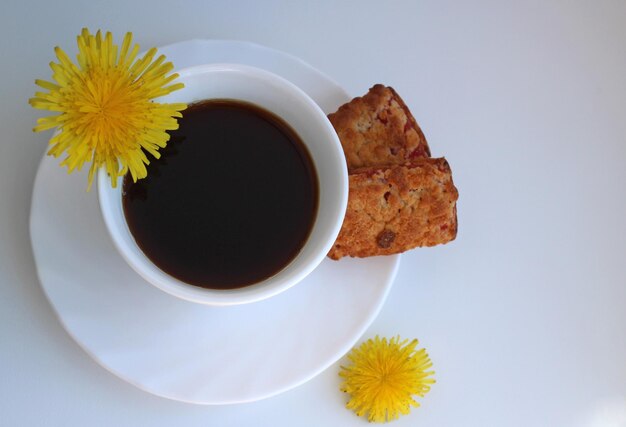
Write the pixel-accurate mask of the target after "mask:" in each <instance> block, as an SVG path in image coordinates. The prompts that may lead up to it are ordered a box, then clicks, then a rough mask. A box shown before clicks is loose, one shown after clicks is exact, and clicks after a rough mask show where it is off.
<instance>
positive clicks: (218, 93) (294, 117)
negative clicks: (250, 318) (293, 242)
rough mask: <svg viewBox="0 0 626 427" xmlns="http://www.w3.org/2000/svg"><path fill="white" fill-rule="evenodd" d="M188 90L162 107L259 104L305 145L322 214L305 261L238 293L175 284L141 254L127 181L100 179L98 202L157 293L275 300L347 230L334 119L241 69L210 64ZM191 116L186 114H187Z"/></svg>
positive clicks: (221, 300)
mask: <svg viewBox="0 0 626 427" xmlns="http://www.w3.org/2000/svg"><path fill="white" fill-rule="evenodd" d="M178 73H179V75H180V79H179V81H182V82H183V83H184V84H185V88H184V89H181V90H179V91H176V92H173V93H171V94H169V95H167V96H166V97H163V98H160V99H159V102H186V103H188V104H190V103H193V102H197V101H202V100H209V99H232V100H241V101H246V102H250V103H253V104H256V105H258V106H260V107H262V108H264V109H266V110H269V111H270V112H272V113H274V114H276V115H277V116H279V117H280V118H282V119H283V120H284V121H285V122H287V123H288V124H289V125H290V126H291V128H292V129H294V130H295V132H296V133H297V134H298V135H299V136H300V138H301V140H302V142H303V143H304V144H305V145H306V147H307V149H308V151H309V153H310V155H311V158H312V160H313V164H314V165H315V169H316V171H317V176H318V181H319V182H318V184H319V204H318V212H317V216H316V219H315V222H314V224H313V227H312V230H311V233H310V235H309V238H308V240H307V241H306V243H305V244H304V246H303V247H302V249H301V250H300V252H299V254H298V255H297V256H296V257H295V258H294V259H293V260H292V261H291V262H290V263H289V264H288V265H287V266H285V267H284V268H283V269H282V270H280V271H279V272H278V273H276V274H274V275H273V276H271V277H269V278H267V279H265V280H263V281H261V282H258V283H255V284H252V285H249V286H246V287H243V288H238V289H227V290H220V289H208V288H202V287H198V286H194V285H190V284H188V283H185V282H182V281H181V280H179V279H177V278H175V277H172V276H171V275H169V274H167V273H165V272H164V271H162V270H161V269H159V267H157V266H156V265H155V264H154V263H153V262H152V261H151V260H150V259H149V258H148V257H147V256H146V255H145V254H144V253H143V252H142V250H141V249H140V248H139V246H138V245H137V243H136V242H135V239H134V237H133V235H132V234H131V232H130V230H129V228H128V225H127V223H126V219H125V216H124V212H123V208H122V191H121V187H122V179H121V178H119V179H118V185H117V187H116V188H112V187H111V182H110V178H109V176H108V175H107V173H106V171H105V170H104V169H100V171H99V172H98V196H99V200H100V208H101V211H102V214H103V216H104V221H105V223H106V226H107V229H108V231H109V234H110V235H111V238H112V239H113V242H114V244H115V246H116V247H117V249H118V251H119V252H120V254H121V255H122V257H124V259H125V260H126V261H127V262H128V264H129V265H130V266H131V267H132V268H133V269H134V270H135V271H136V272H137V273H139V274H140V275H141V276H142V277H143V278H144V279H145V280H147V281H148V282H149V283H151V284H153V285H154V286H156V287H157V288H159V289H161V290H163V291H165V292H168V293H170V294H172V295H174V296H177V297H179V298H183V299H185V300H189V301H193V302H197V303H202V304H209V305H232V304H243V303H249V302H254V301H259V300H262V299H265V298H269V297H271V296H273V295H276V294H278V293H280V292H282V291H285V290H287V289H289V288H290V287H292V286H294V285H295V284H297V283H298V282H300V281H301V280H302V279H304V278H305V277H306V276H307V275H309V274H310V273H311V272H312V271H313V270H314V269H315V268H316V267H317V266H318V265H319V264H320V263H321V262H322V260H323V259H324V258H325V257H326V254H327V253H328V251H329V250H330V248H331V246H332V245H333V243H334V241H335V239H336V237H337V235H338V234H339V230H340V229H341V224H342V222H343V218H344V214H345V210H346V205H347V200H348V172H347V169H346V161H345V157H344V154H343V151H342V148H341V144H340V142H339V139H338V137H337V134H336V133H335V131H334V129H333V127H332V125H331V124H330V122H329V121H328V118H327V117H326V115H325V114H324V112H323V111H322V110H321V109H320V108H319V106H318V105H317V104H316V103H315V102H314V101H313V100H312V99H311V98H310V97H309V96H308V95H306V94H305V93H304V92H303V91H302V90H300V89H299V88H298V87H296V86H295V85H293V84H292V83H290V82H289V81H287V80H285V79H283V78H281V77H279V76H277V75H275V74H272V73H270V72H267V71H264V70H261V69H257V68H253V67H249V66H244V65H238V64H208V65H201V66H197V67H192V68H186V69H184V70H181V71H179V72H178ZM183 114H184V112H183Z"/></svg>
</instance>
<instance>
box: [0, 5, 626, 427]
mask: <svg viewBox="0 0 626 427" xmlns="http://www.w3.org/2000/svg"><path fill="white" fill-rule="evenodd" d="M125 3H126V2H113V1H110V2H101V1H90V2H78V1H66V2H63V3H62V4H59V3H56V2H30V3H29V2H19V4H18V2H14V1H11V2H7V3H6V4H4V7H3V11H2V14H0V57H1V58H2V67H0V81H1V82H2V83H1V84H2V97H1V98H0V126H1V129H2V131H3V138H2V143H1V144H0V197H1V199H0V378H1V380H0V425H7V426H22V425H25V426H30V425H53V426H56V425H58V426H67V425H78V426H82V425H90V426H98V425H102V426H111V425H116V426H142V425H149V426H171V425H190V426H207V425H272V426H276V425H285V426H292V425H311V426H318V425H342V426H348V425H355V426H357V425H365V421H363V420H362V419H359V418H357V417H355V416H354V415H353V414H352V413H351V412H349V411H348V410H345V409H344V408H343V405H344V403H345V397H344V396H343V395H342V394H341V393H340V392H338V391H337V387H338V384H339V379H338V377H337V371H338V366H339V363H337V364H336V365H335V366H332V367H331V368H330V369H328V370H327V371H326V372H324V373H323V374H321V375H320V376H319V377H317V378H315V379H314V380H312V381H311V382H309V383H307V384H305V385H303V386H301V387H299V388H297V389H295V390H292V391H290V392H288V393H286V394H283V395H280V396H277V397H275V398H272V399H270V400H266V401H261V402H256V403H251V404H244V405H237V406H227V407H202V406H194V405H189V404H183V403H178V402H173V401H168V400H165V399H162V398H159V397H155V396H152V395H149V394H147V393H144V392H142V391H140V390H138V389H136V388H134V387H133V386H131V385H129V384H127V383H125V382H123V381H121V380H119V379H117V378H116V377H114V376H113V375H111V374H109V373H108V372H106V371H105V370H104V369H102V368H100V367H99V366H98V365H96V363H95V362H93V361H92V360H91V359H90V358H89V357H88V356H87V355H86V354H85V353H83V352H82V350H80V349H79V347H78V346H77V345H75V344H74V342H73V341H72V340H71V339H70V338H69V337H68V336H67V334H66V333H65V332H64V330H63V329H62V327H61V326H60V324H59V323H58V321H57V320H56V318H55V316H54V314H53V312H52V309H51V308H50V307H49V305H48V303H47V301H46V300H45V297H44V294H43V292H42V290H41V288H40V286H39V284H38V282H37V278H36V274H35V269H34V264H33V259H32V254H31V249H30V243H29V236H28V213H29V206H30V195H31V189H32V184H33V179H34V175H35V171H36V168H37V165H38V163H39V160H40V157H41V155H42V153H43V152H44V150H45V145H46V142H47V139H48V137H49V135H48V134H33V133H31V130H30V129H31V128H32V126H33V124H34V121H35V119H36V117H38V116H40V114H39V113H38V112H36V111H31V109H30V107H29V106H28V104H27V100H28V98H29V97H30V96H32V94H33V93H34V91H35V85H34V83H33V80H34V79H35V78H45V79H48V78H49V76H50V71H49V69H48V67H47V63H48V62H49V61H51V60H52V59H53V58H54V57H53V50H52V48H53V47H54V46H55V45H60V46H62V47H64V48H65V49H67V50H68V51H71V52H72V53H73V52H74V46H75V36H76V35H77V34H78V32H79V31H80V29H81V27H82V26H88V27H90V28H91V29H97V28H103V29H109V30H112V31H113V32H114V33H115V35H116V37H117V36H120V35H121V34H122V33H123V32H125V31H127V30H131V31H133V32H134V33H135V36H136V40H137V41H138V42H139V43H140V44H141V45H142V47H144V48H147V47H150V46H159V45H163V44H168V43H172V42H175V41H181V40H186V39H190V38H219V39H240V40H249V41H253V42H256V43H260V44H264V45H267V46H270V47H273V48H276V49H280V50H284V51H286V52H289V53H291V54H294V55H296V56H298V57H300V58H302V59H304V60H305V61H307V62H309V63H310V64H312V65H313V66H314V67H316V68H318V69H320V70H322V71H323V72H325V73H327V74H328V75H329V76H331V77H332V78H334V79H335V80H336V81H337V82H338V83H339V84H340V85H342V86H343V87H344V88H345V89H346V90H347V91H348V92H349V93H351V94H352V95H355V96H356V95H360V94H362V93H364V92H365V91H366V90H367V88H368V87H369V86H371V85H372V84H374V83H378V82H381V83H386V84H389V85H392V86H394V87H395V88H396V90H397V91H398V92H399V93H400V94H401V95H402V96H403V97H404V99H405V101H406V102H407V104H408V105H409V106H410V107H411V109H412V111H413V113H414V115H415V117H416V118H417V120H418V122H419V123H420V124H421V126H422V128H423V130H424V132H425V134H426V136H427V138H428V140H429V143H430V145H431V149H432V152H433V155H434V156H442V155H445V156H446V157H447V159H448V160H449V162H450V164H451V166H452V169H453V173H454V179H455V183H456V184H457V187H458V188H459V191H460V197H461V198H460V200H459V221H460V228H459V236H458V238H457V240H456V241H455V242H454V243H452V244H450V245H447V246H444V247H439V248H434V249H425V250H417V251H413V252H411V253H409V254H407V255H406V256H404V257H403V260H402V263H401V266H400V272H399V275H398V278H397V281H396V283H395V285H394V287H393V288H392V290H391V294H390V296H389V299H388V301H387V303H386V305H385V307H384V308H383V310H382V312H381V314H380V316H379V317H378V319H377V320H376V321H375V322H374V324H373V325H372V327H371V328H370V329H369V330H368V331H367V332H366V334H365V336H364V337H365V338H368V337H371V336H373V335H375V334H382V335H385V336H393V335H395V334H400V335H402V336H403V337H407V338H412V337H416V338H418V339H420V341H421V344H422V345H424V346H425V347H426V348H427V349H428V352H429V353H430V355H431V358H432V360H433V362H434V365H435V370H436V372H437V374H436V379H437V381H438V382H437V384H436V385H435V386H434V387H433V389H432V391H431V392H430V393H429V394H428V395H427V396H426V397H425V398H424V399H421V402H422V407H421V408H418V409H417V410H414V411H413V412H412V414H411V415H409V416H406V417H403V418H402V419H400V420H399V421H396V422H394V424H393V425H396V426H408V425H420V426H593V427H595V426H613V425H617V426H623V425H626V335H625V334H624V330H625V329H626V309H625V307H624V306H625V304H626V274H625V273H626V265H625V264H626V263H625V261H626V260H625V254H626V229H625V227H624V225H623V221H624V218H625V217H626V188H625V187H626V170H625V166H626V120H625V114H624V113H625V112H626V48H625V42H626V26H625V25H624V22H626V3H624V2H623V1H598V2H582V1H581V2H574V1H550V2H545V1H529V2H507V3H508V4H505V2H497V1H493V2H488V1H482V2H472V3H470V2H463V3H462V4H461V2H442V1H432V2H404V3H403V2H392V3H390V4H383V2H354V3H340V4H335V3H334V2H327V3H319V2H307V3H306V4H296V2H280V1H273V2H267V3H264V4H260V2H259V4H257V3H253V2H249V3H241V2H229V3H228V4H217V3H212V2H207V1H194V2H176V1H169V2H164V1H163V2H160V1H145V2H133V4H130V5H126V4H125ZM346 280H349V278H346ZM241 350H242V351H246V349H245V348H242V349H241Z"/></svg>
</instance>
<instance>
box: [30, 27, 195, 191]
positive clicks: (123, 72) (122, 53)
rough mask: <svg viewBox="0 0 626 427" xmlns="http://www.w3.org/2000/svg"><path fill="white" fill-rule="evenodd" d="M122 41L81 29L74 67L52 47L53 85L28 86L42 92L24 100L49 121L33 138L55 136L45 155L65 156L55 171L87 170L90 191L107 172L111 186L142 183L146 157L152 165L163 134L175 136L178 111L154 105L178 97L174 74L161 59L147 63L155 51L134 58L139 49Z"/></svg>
mask: <svg viewBox="0 0 626 427" xmlns="http://www.w3.org/2000/svg"><path fill="white" fill-rule="evenodd" d="M132 37H133V36H132V33H127V34H126V36H125V37H124V41H123V42H122V46H121V48H120V47H118V46H117V45H115V44H113V36H112V35H111V33H109V32H107V33H106V35H105V36H104V37H102V34H101V32H100V31H98V32H97V33H96V35H92V34H90V33H89V30H87V29H86V28H84V29H83V30H82V32H81V34H80V35H79V36H78V37H77V39H78V55H77V57H76V58H77V64H74V63H73V62H72V61H71V60H70V59H69V57H68V56H67V55H66V54H65V52H63V50H61V48H59V47H56V48H55V53H56V57H57V59H58V60H59V62H58V63H55V62H51V63H50V68H52V79H53V80H54V83H52V82H48V81H43V80H35V83H36V84H37V85H38V86H40V87H42V88H43V89H46V90H47V92H36V93H35V97H34V98H31V99H30V100H29V103H30V104H31V105H32V106H33V107H34V108H38V109H42V110H49V111H53V112H55V113H58V114H56V115H52V116H48V117H43V118H40V119H38V120H37V126H36V127H35V128H34V129H33V130H34V131H35V132H41V131H44V130H47V129H52V128H58V129H59V130H60V132H59V133H57V134H56V135H55V136H54V137H53V138H52V139H51V140H50V150H49V151H48V155H53V156H55V157H58V156H60V155H61V154H63V153H65V154H66V157H65V159H64V160H63V161H62V162H61V166H67V169H68V173H69V172H72V171H74V170H75V169H80V168H81V167H82V166H83V164H84V163H85V162H91V167H90V169H89V178H88V179H89V186H91V182H92V180H93V175H94V172H95V171H96V169H97V168H99V167H100V166H104V167H106V170H107V172H108V173H109V175H110V177H111V185H112V186H113V187H115V186H116V183H117V178H118V176H121V175H124V174H126V172H128V171H130V173H131V175H132V177H133V180H135V181H136V180H137V179H140V178H144V177H145V176H146V174H147V171H146V166H145V165H147V164H149V163H150V162H149V160H148V157H147V156H146V153H149V154H151V155H152V156H154V157H155V158H159V151H158V150H159V148H163V147H165V146H166V144H167V141H168V140H169V138H170V137H169V134H168V133H167V131H168V130H174V129H177V128H178V121H177V119H176V118H177V117H182V115H181V113H180V111H182V110H184V109H185V108H186V105H185V104H159V103H157V102H153V101H152V100H153V99H154V98H158V97H160V96H163V95H167V94H168V93H170V92H172V91H175V90H177V89H181V88H182V87H183V84H182V83H175V84H170V83H171V82H172V81H173V80H174V79H176V78H177V77H178V74H170V75H167V74H168V73H169V72H170V71H172V70H173V68H174V66H173V65H172V63H171V62H165V56H164V55H160V56H159V57H158V58H156V59H154V57H155V55H156V52H157V51H156V49H155V48H153V49H150V50H149V51H148V52H147V53H146V54H145V55H144V56H143V58H141V59H136V58H137V53H138V52H139V45H137V44H135V45H132Z"/></svg>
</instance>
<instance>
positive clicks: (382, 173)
mask: <svg viewBox="0 0 626 427" xmlns="http://www.w3.org/2000/svg"><path fill="white" fill-rule="evenodd" d="M349 179H350V194H349V198H348V209H347V211H346V216H345V218H344V222H343V226H342V228H341V231H340V233H339V236H338V237H337V240H336V242H335V244H334V246H333V248H332V249H331V251H330V252H329V254H328V256H329V257H330V258H332V259H335V260H337V259H340V258H342V257H344V256H352V257H369V256H375V255H391V254H396V253H401V252H404V251H407V250H409V249H413V248H416V247H420V246H434V245H438V244H442V243H447V242H450V241H451V240H454V239H455V237H456V233H457V217H456V200H457V199H458V191H457V189H456V188H455V187H454V183H453V182H452V172H451V170H450V166H449V165H448V162H447V161H446V160H445V158H439V159H433V158H418V159H414V160H413V161H412V162H411V163H409V164H406V165H396V166H390V167H387V168H384V167H383V168H381V167H370V168H362V169H358V170H354V171H353V172H352V173H351V174H350V178H349Z"/></svg>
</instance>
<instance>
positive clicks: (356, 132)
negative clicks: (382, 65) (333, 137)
mask: <svg viewBox="0 0 626 427" xmlns="http://www.w3.org/2000/svg"><path fill="white" fill-rule="evenodd" d="M328 119H329V120H330V122H331V123H332V124H333V126H334V128H335V131H336V132H337V134H338V135H339V140H340V141H341V145H342V146H343V151H344V153H345V155H346V160H347V162H348V170H349V171H352V170H353V169H356V168H361V167H370V166H385V165H398V164H402V163H405V162H407V161H410V160H413V159H416V158H420V157H430V150H429V148H428V144H427V142H426V138H425V137H424V134H423V133H422V130H421V129H420V127H419V126H418V125H417V122H416V121H415V118H413V115H412V114H411V112H410V111H409V109H408V108H407V106H406V105H405V104H404V101H402V98H400V96H399V95H398V94H397V93H396V91H395V90H393V88H391V87H386V86H383V85H381V84H377V85H375V86H374V87H372V88H371V89H370V90H369V92H367V94H365V95H364V96H362V97H358V98H354V99H353V100H352V101H350V102H349V103H347V104H344V105H342V106H341V107H339V109H338V110H337V112H335V113H333V114H330V115H329V116H328Z"/></svg>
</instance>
